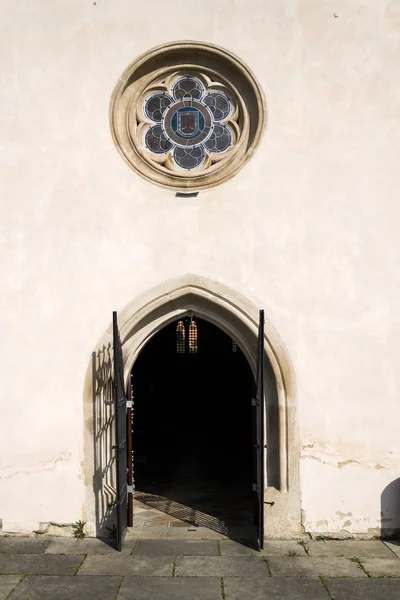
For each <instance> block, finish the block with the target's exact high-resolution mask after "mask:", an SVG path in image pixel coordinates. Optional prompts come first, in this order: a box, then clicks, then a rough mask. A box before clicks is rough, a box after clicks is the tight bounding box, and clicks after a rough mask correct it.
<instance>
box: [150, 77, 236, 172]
mask: <svg viewBox="0 0 400 600" xmlns="http://www.w3.org/2000/svg"><path fill="white" fill-rule="evenodd" d="M143 110H144V114H145V116H146V117H147V119H148V120H149V121H150V122H151V125H150V127H149V128H148V129H147V131H146V134H145V145H146V148H147V149H148V150H149V151H150V152H152V153H154V154H159V155H163V154H168V153H170V154H171V156H172V159H173V161H174V162H175V164H176V165H178V167H180V168H181V169H187V170H190V169H196V168H198V167H200V166H201V165H203V164H204V162H205V161H206V158H207V157H210V155H216V154H221V153H222V152H225V151H226V150H228V149H229V148H230V147H231V146H232V144H233V140H234V135H233V131H232V128H231V127H229V126H228V125H227V124H226V122H227V121H228V120H229V117H230V116H231V115H232V113H233V105H232V102H231V100H230V99H229V97H228V96H227V95H226V94H225V93H224V92H222V91H221V90H214V91H211V90H210V91H207V90H206V89H205V86H204V85H203V84H202V83H201V81H200V80H199V79H197V78H195V77H189V76H186V77H180V78H179V79H178V80H177V81H176V82H175V83H174V84H173V85H172V89H171V93H168V92H155V93H153V94H152V95H151V96H149V97H148V98H147V99H146V100H145V103H144V107H143Z"/></svg>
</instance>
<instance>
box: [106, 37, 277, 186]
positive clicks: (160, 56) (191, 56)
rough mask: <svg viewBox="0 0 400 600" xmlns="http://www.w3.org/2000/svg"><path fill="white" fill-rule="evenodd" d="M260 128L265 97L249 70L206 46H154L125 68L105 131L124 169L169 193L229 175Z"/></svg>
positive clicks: (256, 139) (249, 151)
mask: <svg viewBox="0 0 400 600" xmlns="http://www.w3.org/2000/svg"><path fill="white" fill-rule="evenodd" d="M265 123H266V108H265V100H264V95H263V92H262V90H261V88H260V85H259V84H258V83H257V81H256V79H255V77H254V75H253V74H252V72H251V71H250V69H249V68H248V67H247V66H246V65H245V64H244V63H243V62H242V61H241V60H240V59H239V58H237V57H236V56H235V55H233V54H232V53H230V52H228V51H227V50H224V49H223V48H219V47H218V46H213V45H211V44H204V43H198V42H176V43H172V44H166V45H163V46H158V47H157V48H153V49H152V50H150V51H149V52H147V53H146V54H143V55H142V56H140V57H139V58H137V59H136V60H135V61H134V62H133V63H131V65H129V67H128V68H127V69H126V71H125V72H124V73H123V75H122V76H121V78H120V80H119V82H118V84H117V86H116V88H115V90H114V93H113V95H112V99H111V107H110V124H111V132H112V135H113V139H114V142H115V144H116V146H117V148H118V150H119V151H120V152H121V154H122V156H123V157H124V159H125V160H126V162H127V163H128V165H129V166H130V167H131V169H133V170H134V171H135V172H136V173H138V174H139V175H140V176H141V177H143V178H144V179H146V180H147V181H150V182H152V183H156V184H157V185H160V186H162V187H164V188H168V189H170V190H175V191H188V192H190V191H200V190H204V189H207V188H210V187H213V186H216V185H218V184H220V183H223V182H224V181H227V180H228V179H230V178H231V177H233V175H235V174H236V173H237V171H238V170H239V169H240V168H241V167H242V166H243V164H244V163H245V162H246V160H247V159H248V158H249V157H250V156H251V154H252V153H253V152H254V150H255V149H256V147H257V145H258V144H259V141H260V138H261V134H262V132H263V129H264V126H265Z"/></svg>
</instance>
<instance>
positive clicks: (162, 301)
mask: <svg viewBox="0 0 400 600" xmlns="http://www.w3.org/2000/svg"><path fill="white" fill-rule="evenodd" d="M259 308H261V307H260V306H258V305H257V304H256V303H254V302H252V301H250V300H249V299H247V298H245V297H244V296H243V295H242V294H240V293H237V292H235V291H234V290H232V289H231V288H229V287H228V286H226V285H225V284H222V283H219V282H215V281H211V280H209V279H207V278H204V277H199V276H197V275H185V276H182V277H178V278H174V279H171V280H168V281H167V282H165V283H163V284H161V285H159V286H157V287H155V288H153V289H151V290H149V291H148V292H146V293H145V294H143V295H142V296H140V297H139V298H137V299H136V300H134V301H133V302H131V303H130V304H129V305H127V306H126V307H125V308H124V309H122V310H121V311H119V313H118V321H119V327H120V334H121V340H122V345H123V357H124V376H125V379H126V381H128V377H129V373H130V371H131V369H132V365H133V363H134V362H135V360H136V358H137V356H138V355H139V353H140V351H141V349H142V348H143V347H144V345H145V344H146V343H147V342H148V341H149V340H150V339H151V338H152V336H153V335H155V334H156V333H157V332H158V331H159V330H160V329H162V328H163V327H165V326H166V325H167V324H168V323H170V322H172V321H174V320H177V319H179V318H181V317H182V316H184V315H185V314H187V313H189V312H193V313H195V314H196V315H197V316H199V317H201V318H203V319H206V320H207V321H209V322H210V323H212V324H214V325H216V326H217V327H219V328H220V329H222V330H223V331H225V333H227V334H228V335H229V336H231V337H232V338H233V339H235V340H236V342H237V343H238V344H239V346H240V347H241V349H242V351H243V352H244V354H245V356H246V358H247V360H248V362H249V364H250V367H251V369H252V370H253V373H254V372H255V369H256V341H257V327H258V313H259ZM264 349H265V354H266V357H267V358H268V360H266V361H265V363H266V368H265V381H266V385H265V401H266V412H267V422H266V440H267V457H266V458H267V461H266V462H267V473H266V494H265V495H266V501H268V502H269V504H266V505H265V536H266V537H267V538H290V537H298V536H299V535H300V534H301V521H300V486H299V455H298V433H297V416H296V397H295V380H294V371H293V366H292V363H291V360H290V356H289V353H288V350H287V348H286V346H285V345H284V343H283V342H282V340H281V338H280V337H279V335H278V333H277V332H276V330H275V328H274V327H273V325H272V324H271V323H270V322H269V321H268V319H266V323H265V340H264ZM111 353H112V348H111V325H110V328H109V329H108V330H107V332H106V333H105V334H104V336H103V338H102V339H101V340H100V342H99V343H98V345H97V347H96V352H94V353H93V360H92V363H91V365H90V367H89V368H88V372H87V376H86V382H85V392H84V419H85V429H84V432H85V433H84V435H85V440H84V444H85V468H84V472H85V486H86V488H85V514H86V520H87V527H88V530H89V531H90V532H91V533H93V534H95V533H96V534H97V535H99V534H100V533H105V531H104V530H105V528H107V527H108V526H109V523H110V522H111V521H110V522H109V520H108V517H107V514H108V509H107V507H108V505H109V503H110V502H112V500H113V494H114V475H113V471H114V465H113V455H112V452H111V450H110V449H109V448H111V445H112V439H111V438H112V427H111V424H112V420H113V407H112V402H111V401H110V389H109V387H107V385H105V386H104V385H103V384H104V382H106V381H107V370H108V369H110V365H111V361H110V356H111ZM102 386H103V387H102ZM270 503H273V504H270Z"/></svg>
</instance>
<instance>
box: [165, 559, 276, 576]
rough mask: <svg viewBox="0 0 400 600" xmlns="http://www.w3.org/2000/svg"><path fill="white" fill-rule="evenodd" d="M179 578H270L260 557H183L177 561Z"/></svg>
mask: <svg viewBox="0 0 400 600" xmlns="http://www.w3.org/2000/svg"><path fill="white" fill-rule="evenodd" d="M175 575H176V576H177V577H178V576H179V577H184V576H186V577H207V576H209V577H269V572H268V567H267V564H266V563H265V561H264V560H263V559H262V558H261V557H258V556H198V557H197V556H196V557H194V556H183V557H180V556H178V558H177V559H176V570H175Z"/></svg>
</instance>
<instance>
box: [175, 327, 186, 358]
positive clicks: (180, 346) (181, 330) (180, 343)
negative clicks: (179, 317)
mask: <svg viewBox="0 0 400 600" xmlns="http://www.w3.org/2000/svg"><path fill="white" fill-rule="evenodd" d="M185 339H186V334H185V325H184V323H183V321H179V323H178V324H177V326H176V352H177V353H178V354H184V353H185V350H186V344H185Z"/></svg>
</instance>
